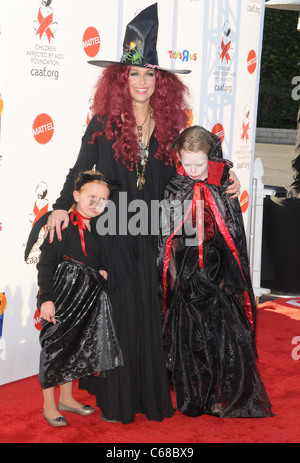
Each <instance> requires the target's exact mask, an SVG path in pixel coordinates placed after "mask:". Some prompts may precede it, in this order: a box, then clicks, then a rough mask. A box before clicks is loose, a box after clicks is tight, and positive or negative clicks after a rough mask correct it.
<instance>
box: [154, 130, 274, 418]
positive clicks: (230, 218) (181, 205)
mask: <svg viewBox="0 0 300 463" xmlns="http://www.w3.org/2000/svg"><path fill="white" fill-rule="evenodd" d="M198 129H202V130H203V131H205V129H203V128H199V127H197V126H196V128H194V127H192V128H189V129H187V130H188V131H191V132H192V131H193V130H198ZM185 132H186V131H185ZM205 132H206V136H207V137H210V140H211V141H212V145H211V146H213V148H212V149H211V151H210V152H209V151H208V152H207V151H206V152H205V154H207V155H208V159H207V165H208V168H207V171H206V172H207V178H206V179H205V180H193V179H192V178H190V177H189V176H188V175H187V174H186V172H185V170H184V168H183V165H181V164H180V148H178V147H180V139H181V137H182V136H185V134H184V135H182V134H181V135H180V136H179V137H178V139H177V142H176V146H175V148H176V149H177V150H178V149H179V152H178V157H177V156H176V160H175V162H176V164H177V173H176V174H174V176H173V177H172V178H171V179H170V181H169V183H168V185H167V187H166V190H165V196H164V207H163V208H162V214H161V229H160V230H161V235H160V240H159V253H158V268H159V273H160V288H159V292H160V297H161V302H162V308H163V310H162V311H163V338H164V350H165V359H166V365H167V368H168V370H169V371H170V372H171V378H172V382H173V386H174V389H175V393H176V402H177V408H178V409H179V410H180V411H181V412H182V413H183V414H185V415H189V416H199V415H202V414H210V415H215V416H218V417H221V418H233V417H239V418H250V417H252V418H259V417H269V416H272V415H273V414H272V411H271V405H270V402H269V399H268V397H267V394H266V391H265V388H264V385H263V382H262V379H261V377H260V374H259V372H258V369H257V367H256V349H255V323H256V306H255V298H254V295H253V291H252V287H251V281H250V274H249V264H248V256H247V248H246V239H245V233H244V225H243V218H242V214H241V210H240V204H239V201H238V199H231V198H230V197H229V196H228V195H226V191H225V190H226V187H227V185H228V182H229V180H228V170H229V168H231V167H232V164H231V163H230V162H229V161H226V160H223V159H222V148H221V142H220V139H219V138H218V137H216V136H215V135H213V134H211V133H210V132H208V131H205ZM195 230H196V231H197V233H196V234H195V235H194V237H193V236H191V231H193V232H194V231H195ZM196 238H197V241H195V239H196Z"/></svg>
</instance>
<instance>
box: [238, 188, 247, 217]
mask: <svg viewBox="0 0 300 463" xmlns="http://www.w3.org/2000/svg"><path fill="white" fill-rule="evenodd" d="M240 205H241V210H242V213H243V214H244V213H245V212H247V210H248V207H249V194H248V191H246V190H245V191H243V193H242V194H241V197H240Z"/></svg>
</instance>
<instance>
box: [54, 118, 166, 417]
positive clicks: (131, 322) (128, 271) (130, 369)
mask: <svg viewBox="0 0 300 463" xmlns="http://www.w3.org/2000/svg"><path fill="white" fill-rule="evenodd" d="M102 129H103V126H101V125H100V124H99V122H98V120H97V118H96V117H93V119H92V120H91V122H90V124H89V126H88V128H87V131H86V133H85V135H84V137H83V140H82V146H81V150H80V153H79V156H78V159H77V161H76V163H75V165H74V167H73V168H72V169H71V170H70V172H69V175H68V176H67V179H66V183H65V185H64V187H63V190H62V192H61V196H60V198H59V199H58V200H57V202H56V203H55V205H54V208H55V209H65V210H68V208H69V207H70V204H71V203H72V188H73V185H74V179H75V178H76V176H77V175H78V173H79V172H80V171H85V170H88V169H91V168H92V167H93V166H94V165H96V169H97V170H98V171H100V172H102V173H103V174H104V175H105V176H106V177H108V178H111V179H114V180H118V181H119V182H120V184H121V188H120V191H118V192H116V193H115V194H114V195H113V196H112V198H111V199H112V201H113V202H114V203H115V206H116V212H117V233H116V234H113V233H112V234H110V235H107V236H103V237H101V236H99V240H100V242H101V249H104V250H105V258H106V259H105V264H106V269H107V272H108V280H107V283H108V291H109V295H110V298H111V302H112V307H113V321H114V324H115V327H116V332H117V336H118V339H119V342H120V347H121V350H122V354H123V357H124V366H122V367H118V368H116V369H114V370H111V371H107V372H106V373H105V377H102V376H100V377H97V378H96V377H90V378H87V379H85V380H81V381H80V387H81V388H84V389H87V390H88V391H89V392H90V393H92V394H95V395H96V398H97V405H98V406H99V407H101V410H102V413H103V415H104V416H105V418H107V419H117V420H121V421H122V422H123V423H130V422H132V421H133V420H134V417H135V414H136V413H145V414H146V416H147V418H148V419H150V420H157V421H162V420H163V419H164V417H171V416H172V415H173V413H174V409H173V406H172V402H171V396H170V390H169V384H168V377H167V371H166V368H165V363H164V356H163V347H162V333H161V319H160V309H159V299H158V291H157V288H158V278H157V268H156V256H157V241H158V219H157V224H156V228H157V230H156V232H154V233H152V234H151V220H150V219H151V217H150V214H149V217H148V219H149V221H148V226H147V227H146V228H147V233H146V234H144V235H142V234H138V235H136V236H134V235H132V234H129V233H124V234H122V233H119V228H118V226H119V224H120V223H119V220H118V218H119V213H120V212H121V213H123V214H124V213H125V214H126V213H127V210H128V204H129V203H130V202H131V201H133V200H136V199H141V200H144V201H145V204H146V205H147V206H148V210H149V211H150V209H151V200H158V201H159V200H161V199H162V197H163V192H164V188H165V185H166V184H167V181H168V180H169V178H170V177H171V175H172V174H173V172H174V169H173V168H172V167H170V166H166V165H165V164H164V162H163V161H158V160H157V159H156V158H155V157H154V153H155V150H156V147H157V140H156V138H155V132H154V133H153V134H152V136H151V138H150V146H149V158H148V162H147V167H146V172H145V179H146V183H145V185H144V187H143V190H138V189H137V177H136V172H135V171H130V170H129V169H128V168H127V167H126V166H125V165H124V164H123V163H118V162H116V161H115V159H114V157H113V156H114V151H113V148H112V145H113V143H114V141H115V140H111V141H108V140H107V139H106V138H105V137H104V136H100V137H98V138H96V141H95V143H93V144H91V143H90V141H91V139H92V136H93V134H94V133H95V132H99V131H100V130H102ZM126 194H127V197H126ZM124 195H125V196H124ZM124 198H125V199H124ZM133 216H134V213H131V212H128V217H127V219H126V221H125V223H124V222H122V226H126V227H127V225H128V222H129V221H130V219H131V218H132V217H133ZM101 217H104V214H103V215H102V216H101ZM145 223H146V220H144V221H143V225H145ZM149 232H150V233H149Z"/></svg>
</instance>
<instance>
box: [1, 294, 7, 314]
mask: <svg viewBox="0 0 300 463" xmlns="http://www.w3.org/2000/svg"><path fill="white" fill-rule="evenodd" d="M6 307H7V300H6V297H5V294H4V293H0V316H1V315H3V314H4V312H5V310H6Z"/></svg>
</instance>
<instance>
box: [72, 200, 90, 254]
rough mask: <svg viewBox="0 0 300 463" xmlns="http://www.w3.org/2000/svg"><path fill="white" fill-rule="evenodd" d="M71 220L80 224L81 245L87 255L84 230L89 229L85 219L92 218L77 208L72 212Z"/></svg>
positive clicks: (74, 223)
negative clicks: (85, 215)
mask: <svg viewBox="0 0 300 463" xmlns="http://www.w3.org/2000/svg"><path fill="white" fill-rule="evenodd" d="M70 220H71V223H72V224H73V225H77V226H78V230H79V235H80V241H81V247H82V251H83V254H84V255H85V256H86V255H87V253H86V250H85V240H84V233H83V230H86V229H87V226H86V224H85V223H84V220H90V218H89V217H84V216H83V215H82V214H80V212H78V211H77V210H76V209H74V211H73V212H72V213H71V214H70Z"/></svg>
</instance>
